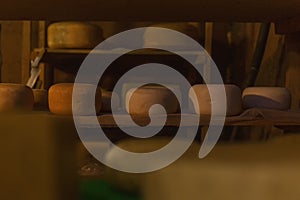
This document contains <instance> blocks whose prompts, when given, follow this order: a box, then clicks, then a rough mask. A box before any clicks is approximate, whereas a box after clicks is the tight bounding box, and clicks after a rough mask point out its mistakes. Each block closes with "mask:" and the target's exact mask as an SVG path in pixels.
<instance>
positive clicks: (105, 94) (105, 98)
mask: <svg viewBox="0 0 300 200" xmlns="http://www.w3.org/2000/svg"><path fill="white" fill-rule="evenodd" d="M112 100H114V102H112ZM112 106H113V109H114V110H117V109H118V108H119V107H120V98H119V96H118V94H117V93H116V92H111V91H106V90H102V109H101V111H102V112H111V111H112Z"/></svg>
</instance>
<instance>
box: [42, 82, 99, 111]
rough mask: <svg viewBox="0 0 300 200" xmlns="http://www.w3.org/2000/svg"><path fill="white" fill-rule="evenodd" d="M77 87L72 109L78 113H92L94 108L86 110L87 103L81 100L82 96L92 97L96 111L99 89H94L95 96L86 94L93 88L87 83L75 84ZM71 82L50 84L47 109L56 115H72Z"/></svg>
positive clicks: (97, 108)
mask: <svg viewBox="0 0 300 200" xmlns="http://www.w3.org/2000/svg"><path fill="white" fill-rule="evenodd" d="M76 86H77V87H78V91H79V92H78V95H79V96H78V98H76V100H75V101H74V104H75V105H74V109H75V111H76V113H77V114H79V115H92V114H93V111H94V110H87V109H86V108H87V107H88V105H86V103H85V102H84V101H83V99H84V98H93V100H94V101H95V109H96V113H99V112H100V109H101V89H100V87H98V88H97V90H96V95H95V96H87V94H90V93H91V90H92V88H93V86H92V85H89V84H76ZM73 87H74V84H73V83H59V84H56V85H53V86H51V88H50V89H49V94H48V102H49V109H50V111H51V112H52V113H54V114H58V115H72V94H73Z"/></svg>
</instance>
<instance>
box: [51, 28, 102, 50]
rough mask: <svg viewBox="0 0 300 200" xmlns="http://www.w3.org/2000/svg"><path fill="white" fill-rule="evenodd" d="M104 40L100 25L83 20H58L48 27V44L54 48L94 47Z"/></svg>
mask: <svg viewBox="0 0 300 200" xmlns="http://www.w3.org/2000/svg"><path fill="white" fill-rule="evenodd" d="M102 40H103V36H102V30H101V28H100V27H99V26H97V25H94V24H90V23H83V22H57V23H53V24H51V25H50V26H49V27H48V46H49V47H50V48H53V49H63V48H83V49H85V48H94V47H95V46H96V45H98V44H99V43H100V42H101V41H102Z"/></svg>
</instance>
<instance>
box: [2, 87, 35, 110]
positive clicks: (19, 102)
mask: <svg viewBox="0 0 300 200" xmlns="http://www.w3.org/2000/svg"><path fill="white" fill-rule="evenodd" d="M33 99H34V98H33V92H32V89H31V88H29V87H28V86H26V85H23V84H13V83H1V84H0V112H10V111H28V110H32V108H33Z"/></svg>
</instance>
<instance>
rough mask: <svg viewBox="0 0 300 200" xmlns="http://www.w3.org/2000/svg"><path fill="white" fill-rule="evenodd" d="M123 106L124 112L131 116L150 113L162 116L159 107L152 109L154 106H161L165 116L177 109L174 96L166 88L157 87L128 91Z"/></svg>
mask: <svg viewBox="0 0 300 200" xmlns="http://www.w3.org/2000/svg"><path fill="white" fill-rule="evenodd" d="M125 104H126V105H125V106H126V111H127V112H128V113H129V114H133V115H148V113H149V112H150V111H151V113H152V114H163V112H164V111H162V110H161V109H160V108H161V107H160V108H159V107H152V106H153V105H154V104H159V105H161V106H163V107H164V109H165V111H166V113H167V114H170V113H176V112H177V110H178V107H179V102H178V100H177V98H176V95H175V94H174V93H173V92H172V91H171V90H169V89H168V88H166V87H163V86H158V85H157V86H155V85H145V86H142V87H139V88H132V89H130V90H129V91H128V92H127V93H126V97H125ZM150 108H151V110H150ZM156 108H157V109H156Z"/></svg>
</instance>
